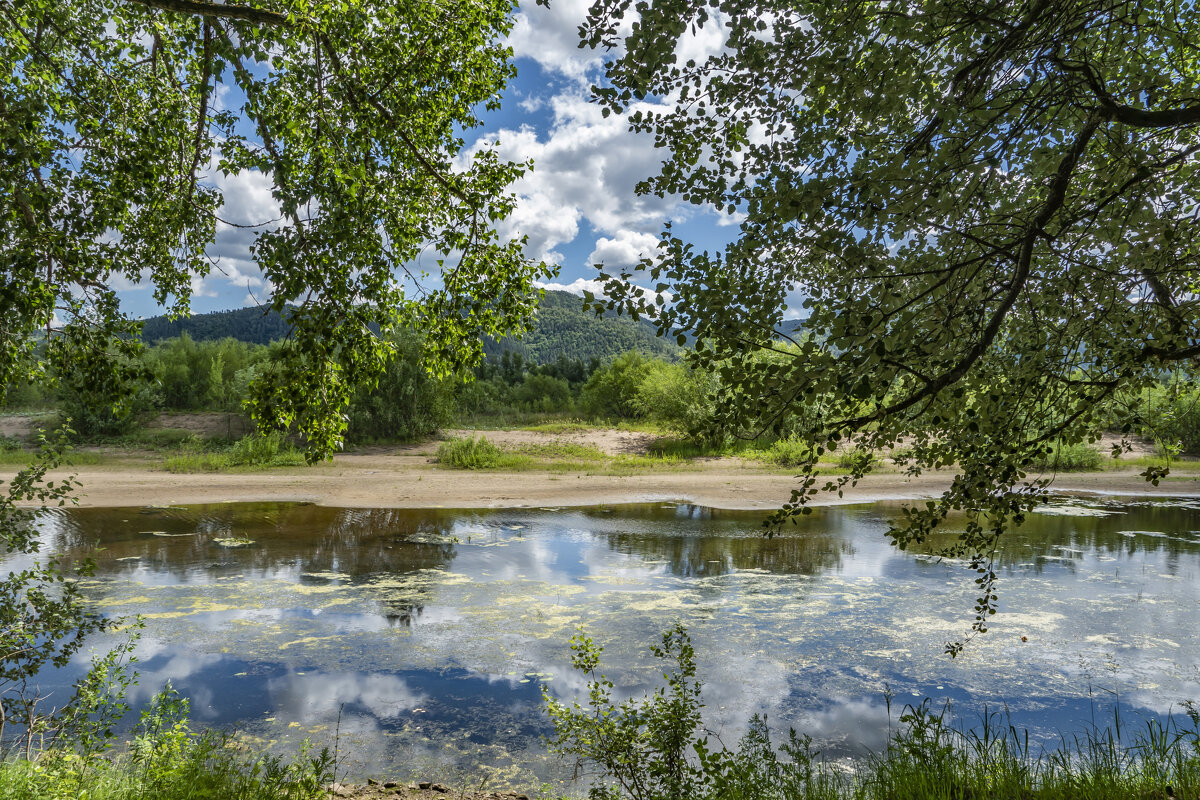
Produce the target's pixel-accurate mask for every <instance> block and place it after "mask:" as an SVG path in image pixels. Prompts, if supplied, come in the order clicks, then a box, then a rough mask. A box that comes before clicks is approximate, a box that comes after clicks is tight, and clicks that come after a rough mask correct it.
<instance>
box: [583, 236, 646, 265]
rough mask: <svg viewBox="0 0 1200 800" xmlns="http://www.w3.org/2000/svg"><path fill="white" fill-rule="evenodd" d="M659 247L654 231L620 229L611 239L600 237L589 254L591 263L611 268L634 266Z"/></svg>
mask: <svg viewBox="0 0 1200 800" xmlns="http://www.w3.org/2000/svg"><path fill="white" fill-rule="evenodd" d="M656 249H658V236H656V235H655V234H653V233H637V232H636V231H626V230H623V231H620V232H618V233H617V235H616V236H614V237H612V238H611V239H609V238H606V237H603V236H602V237H600V238H599V239H597V240H596V247H595V249H593V250H592V254H591V255H589V256H588V263H589V264H602V265H603V266H605V267H607V268H609V269H617V268H619V267H632V266H633V265H635V264H637V263H638V261H639V260H640V259H642V258H643V257H645V256H648V255H651V254H653V253H654V251H655V250H656Z"/></svg>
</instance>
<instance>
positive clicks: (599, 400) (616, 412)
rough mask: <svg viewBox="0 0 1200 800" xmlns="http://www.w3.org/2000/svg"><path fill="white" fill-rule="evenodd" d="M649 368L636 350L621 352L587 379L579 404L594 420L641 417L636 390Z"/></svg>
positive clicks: (650, 364)
mask: <svg viewBox="0 0 1200 800" xmlns="http://www.w3.org/2000/svg"><path fill="white" fill-rule="evenodd" d="M653 369H654V366H653V363H652V362H651V361H649V360H648V359H647V358H646V357H645V356H643V355H642V354H641V353H639V352H637V351H636V350H630V351H629V352H628V353H623V354H621V355H619V356H617V357H616V358H614V359H613V360H612V361H611V362H609V363H608V364H606V365H605V366H603V367H600V368H599V369H597V370H596V371H595V372H593V373H592V374H591V376H590V377H588V380H587V383H585V384H584V385H583V391H582V392H581V395H580V401H581V403H582V404H583V407H584V408H585V409H586V410H587V412H588V413H589V414H592V415H594V416H596V417H603V418H606V419H638V418H640V417H643V416H645V408H644V407H643V406H642V405H641V404H639V402H638V391H639V390H640V389H641V387H642V383H643V381H645V379H646V377H647V376H648V375H649V374H650V372H651V370H653Z"/></svg>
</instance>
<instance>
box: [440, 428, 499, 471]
mask: <svg viewBox="0 0 1200 800" xmlns="http://www.w3.org/2000/svg"><path fill="white" fill-rule="evenodd" d="M501 453H502V451H501V450H500V448H499V447H497V446H496V445H494V444H492V443H491V442H489V441H488V439H487V437H486V436H480V437H478V438H476V437H474V436H469V437H467V438H465V439H463V438H458V437H454V438H451V439H447V440H446V441H444V442H442V443H441V444H440V445H438V449H437V460H438V463H439V464H443V465H445V466H447V467H453V468H454V469H487V468H488V467H492V466H495V465H496V463H497V462H498V461H499V460H500V456H501Z"/></svg>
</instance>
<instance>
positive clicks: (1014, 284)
mask: <svg viewBox="0 0 1200 800" xmlns="http://www.w3.org/2000/svg"><path fill="white" fill-rule="evenodd" d="M1101 121H1102V120H1101V119H1100V118H1099V117H1095V116H1094V117H1092V118H1090V119H1089V120H1088V121H1087V124H1085V125H1084V126H1083V130H1081V131H1080V132H1079V136H1077V137H1076V139H1075V142H1074V144H1072V145H1071V149H1070V150H1068V151H1067V154H1066V155H1064V156H1063V159H1062V161H1061V162H1059V165H1058V170H1057V172H1056V174H1055V176H1054V180H1053V182H1051V184H1050V194H1049V196H1048V197H1047V198H1046V202H1045V203H1043V204H1042V209H1041V211H1039V212H1038V213H1037V216H1035V217H1034V218H1033V220H1031V221H1030V223H1029V227H1028V228H1027V229H1026V232H1025V236H1024V237H1023V239H1022V241H1021V250H1020V255H1019V256H1018V259H1017V268H1016V271H1015V272H1014V273H1013V277H1012V280H1011V281H1010V282H1009V285H1008V291H1007V292H1005V294H1004V297H1003V299H1002V300H1001V301H1000V305H999V307H997V308H996V310H995V311H994V312H992V316H991V318H990V319H989V320H988V324H987V326H986V327H985V328H984V331H983V335H982V336H981V337H980V338H979V341H977V342H976V343H975V344H974V346H972V347H971V349H970V350H968V351H967V353H966V355H964V356H963V357H962V358H961V359H959V361H958V363H957V364H955V365H954V367H952V368H951V369H950V370H949V371H947V372H944V373H942V374H941V375H939V376H938V377H937V378H935V379H934V380H933V381H931V382H929V383H927V384H926V385H925V386H924V387H922V388H921V389H920V390H919V391H916V392H914V393H913V394H911V395H909V396H908V397H906V398H905V399H903V400H901V401H899V402H897V403H893V404H892V405H890V406H885V407H884V408H881V409H878V410H877V411H875V412H873V413H871V414H868V415H865V416H862V417H855V418H850V419H843V420H840V421H838V422H837V423H835V425H836V426H838V427H851V428H858V427H861V426H863V425H865V424H867V423H868V422H873V421H875V420H878V419H882V418H884V417H887V416H891V415H892V414H898V413H900V412H901V411H904V410H905V409H907V408H910V407H911V406H913V405H915V404H917V403H919V402H921V400H923V399H925V398H927V397H932V396H933V395H935V394H937V393H938V392H940V391H941V390H942V389H945V388H946V387H947V386H950V385H951V384H953V383H954V382H955V381H957V380H959V379H960V378H962V377H963V376H964V375H966V374H967V372H968V371H969V370H970V369H971V367H972V366H973V365H974V364H975V362H976V361H978V360H979V359H980V358H981V357H982V356H983V354H984V353H985V352H987V349H988V348H989V347H991V346H992V342H993V341H995V339H996V336H997V334H999V333H1000V327H1001V325H1002V324H1003V323H1004V318H1005V317H1006V316H1008V312H1009V311H1010V310H1011V309H1012V307H1013V305H1014V304H1015V303H1016V302H1017V297H1019V296H1020V294H1021V291H1022V290H1023V289H1024V288H1025V282H1026V281H1027V280H1028V279H1029V273H1030V271H1031V269H1032V264H1033V248H1034V245H1035V244H1036V243H1037V240H1038V238H1039V237H1040V236H1041V234H1042V230H1043V228H1045V226H1046V223H1048V222H1049V221H1050V220H1051V219H1052V218H1053V217H1054V215H1055V214H1056V213H1057V212H1058V210H1059V209H1060V208H1062V205H1063V203H1064V202H1065V201H1066V199H1067V187H1068V186H1069V185H1070V183H1071V175H1072V173H1074V171H1075V166H1076V165H1077V164H1078V163H1079V159H1080V157H1081V156H1082V155H1083V151H1084V150H1085V149H1086V148H1087V145H1088V142H1089V141H1091V138H1092V136H1093V134H1095V133H1096V129H1097V128H1099V127H1100V123H1101Z"/></svg>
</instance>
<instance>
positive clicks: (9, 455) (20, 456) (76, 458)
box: [0, 450, 106, 467]
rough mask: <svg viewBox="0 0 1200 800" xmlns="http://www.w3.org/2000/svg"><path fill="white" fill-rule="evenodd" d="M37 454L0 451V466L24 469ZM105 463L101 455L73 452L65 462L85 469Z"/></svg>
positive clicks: (24, 451) (20, 451) (86, 451)
mask: <svg viewBox="0 0 1200 800" xmlns="http://www.w3.org/2000/svg"><path fill="white" fill-rule="evenodd" d="M35 455H37V453H36V452H35V451H33V450H0V466H6V467H24V466H26V465H28V464H29V462H31V461H33V457H34V456H35ZM105 461H106V459H105V457H104V454H103V453H95V452H92V451H88V450H84V451H80V450H75V451H73V452H71V454H70V455H69V456H68V457H67V462H68V463H69V465H70V466H73V467H86V466H95V465H96V464H102V463H104V462H105Z"/></svg>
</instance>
